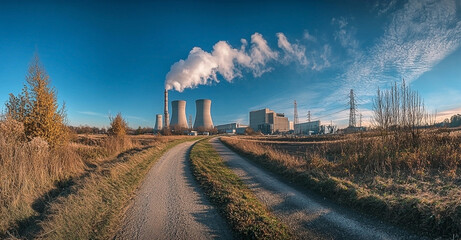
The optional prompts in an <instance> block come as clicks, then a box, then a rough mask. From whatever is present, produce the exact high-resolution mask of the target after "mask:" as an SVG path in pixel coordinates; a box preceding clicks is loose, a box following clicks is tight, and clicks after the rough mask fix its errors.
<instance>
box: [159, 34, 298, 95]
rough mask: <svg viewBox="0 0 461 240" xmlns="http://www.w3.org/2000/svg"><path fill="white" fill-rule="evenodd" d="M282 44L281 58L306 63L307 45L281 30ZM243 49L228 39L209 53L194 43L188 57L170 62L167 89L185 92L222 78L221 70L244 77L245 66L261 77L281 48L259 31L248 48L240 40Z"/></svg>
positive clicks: (225, 75) (230, 77)
mask: <svg viewBox="0 0 461 240" xmlns="http://www.w3.org/2000/svg"><path fill="white" fill-rule="evenodd" d="M277 37H278V39H279V47H280V48H281V49H282V50H283V52H284V58H283V59H282V61H288V60H295V61H298V62H299V63H300V64H301V65H306V64H307V59H306V56H305V54H304V51H305V48H304V47H303V46H300V45H298V44H290V43H289V42H288V40H287V38H286V37H285V35H284V34H283V33H278V34H277ZM241 43H242V45H241V47H240V49H237V48H232V46H230V45H229V44H228V43H227V42H225V41H219V42H217V43H216V44H215V45H214V46H213V51H212V52H211V53H208V52H206V51H203V50H202V49H201V48H199V47H194V48H192V50H191V51H190V53H189V56H188V57H187V59H186V60H182V59H181V60H179V62H176V63H175V64H173V65H172V66H171V69H170V72H168V74H167V75H166V81H165V88H166V90H171V89H174V90H176V91H179V92H182V91H184V89H186V88H194V87H197V86H199V85H206V84H210V83H212V82H213V81H214V82H219V80H218V76H217V74H218V73H219V74H220V75H221V76H222V77H223V78H224V79H225V80H226V81H229V82H232V80H233V79H234V78H236V77H242V70H246V71H249V72H252V73H253V75H254V76H255V77H259V76H261V75H262V74H264V73H265V72H268V71H271V70H272V69H271V68H270V67H267V66H266V64H267V63H268V62H270V61H278V60H280V59H279V55H280V54H279V52H277V51H274V50H272V49H271V48H270V47H269V45H268V44H267V41H266V40H265V39H264V38H263V36H262V35H261V34H259V33H254V34H253V35H252V36H251V46H250V49H249V50H248V51H247V49H246V48H247V46H248V43H247V41H246V40H245V39H242V40H241Z"/></svg>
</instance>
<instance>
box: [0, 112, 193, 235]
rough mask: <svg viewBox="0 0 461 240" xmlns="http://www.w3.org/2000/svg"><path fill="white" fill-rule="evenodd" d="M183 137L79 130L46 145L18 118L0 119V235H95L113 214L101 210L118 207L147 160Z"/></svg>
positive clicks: (134, 183)
mask: <svg viewBox="0 0 461 240" xmlns="http://www.w3.org/2000/svg"><path fill="white" fill-rule="evenodd" d="M187 139H189V138H184V139H181V137H154V136H147V135H146V136H135V137H124V138H116V137H108V136H105V135H79V136H74V139H73V140H72V142H70V143H69V144H66V145H64V146H61V147H58V148H51V147H49V146H48V144H47V142H45V141H44V140H42V139H41V138H34V139H33V140H32V141H27V140H26V136H25V133H24V127H23V125H22V124H21V123H19V122H17V121H14V120H11V119H4V120H0V219H1V220H0V238H34V237H37V236H39V235H42V234H44V235H43V236H44V237H47V236H54V237H56V236H59V237H56V238H67V237H66V235H65V234H64V233H69V234H76V235H75V236H76V237H77V236H81V238H85V236H86V237H89V236H90V235H85V234H86V233H84V232H86V231H88V233H92V234H93V235H91V237H92V238H97V236H100V235H98V234H97V233H96V232H94V231H96V230H97V232H100V231H101V230H100V229H109V228H108V227H107V226H109V225H111V223H110V222H111V221H112V220H113V219H116V218H114V217H107V218H106V216H110V214H108V213H107V212H105V211H106V210H107V209H110V210H112V211H114V213H115V211H118V210H120V206H122V205H123V204H124V201H125V200H126V198H125V197H126V195H124V194H128V193H129V192H130V191H132V190H134V189H135V188H136V186H137V185H136V184H137V183H138V182H139V181H140V179H142V174H143V173H144V170H145V168H147V167H148V164H151V163H152V162H153V161H154V159H156V158H157V157H158V156H159V154H160V155H161V153H162V151H165V149H167V148H169V147H171V146H172V145H174V144H176V143H179V142H182V141H185V140H187ZM146 164H147V165H146ZM119 191H120V192H121V193H120V194H121V195H118V192H119ZM114 196H116V197H114ZM77 203H78V204H77ZM96 206H97V209H96ZM104 209H106V210H104ZM90 210H91V212H89V211H90ZM66 214H67V215H66ZM77 215H79V216H80V217H81V219H78V220H76V217H77ZM62 216H66V217H65V218H63V219H61V220H59V221H56V220H53V219H59V218H60V217H62ZM101 216H105V217H104V220H101V221H98V220H97V219H98V218H101ZM114 216H115V215H114ZM101 219H102V218H101ZM111 219H112V220H111ZM53 221H54V222H53ZM96 222H98V224H96ZM102 222H107V223H104V224H103V223H102ZM50 223H52V224H50ZM85 224H86V225H87V227H91V229H89V228H87V227H83V225H85ZM83 230H84V231H83ZM104 231H107V232H110V231H108V230H104ZM102 235H104V234H102ZM102 235H101V236H102ZM50 238H53V237H50ZM79 238H80V237H79Z"/></svg>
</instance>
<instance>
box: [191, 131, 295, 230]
mask: <svg viewBox="0 0 461 240" xmlns="http://www.w3.org/2000/svg"><path fill="white" fill-rule="evenodd" d="M190 159H191V162H192V168H193V173H194V176H195V178H196V179H197V180H198V182H199V183H200V185H201V187H202V188H203V189H204V190H205V193H206V195H207V196H208V197H209V198H210V200H211V202H212V203H213V204H214V205H216V206H217V207H218V209H219V211H220V213H221V214H222V215H223V216H224V217H225V219H226V220H227V222H228V223H229V224H230V226H231V227H232V229H233V231H234V232H235V234H236V235H237V237H238V238H241V239H291V238H293V236H292V235H291V233H290V232H289V230H288V228H287V226H285V225H284V224H283V223H281V222H280V221H279V220H278V219H277V218H276V217H274V216H273V215H272V214H271V213H270V212H269V211H268V210H267V209H266V208H265V206H264V205H263V204H262V203H261V202H260V201H259V200H257V198H256V197H255V195H254V194H253V193H252V192H251V191H250V190H249V189H248V187H246V186H245V185H244V184H243V182H242V181H241V180H240V178H239V177H238V176H237V175H236V174H235V173H233V172H232V170H230V169H229V168H228V167H227V166H226V165H225V164H224V162H223V161H222V159H221V157H220V156H219V155H218V153H217V152H216V151H215V150H214V149H213V147H212V146H211V144H210V143H209V139H204V140H202V141H200V142H198V143H196V144H195V145H194V147H193V148H192V150H191V153H190Z"/></svg>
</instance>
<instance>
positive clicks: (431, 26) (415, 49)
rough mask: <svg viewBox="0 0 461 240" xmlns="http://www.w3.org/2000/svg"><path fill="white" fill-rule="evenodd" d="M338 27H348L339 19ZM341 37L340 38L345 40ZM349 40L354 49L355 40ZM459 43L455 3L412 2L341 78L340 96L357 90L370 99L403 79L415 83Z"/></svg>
mask: <svg viewBox="0 0 461 240" xmlns="http://www.w3.org/2000/svg"><path fill="white" fill-rule="evenodd" d="M337 24H339V26H340V29H341V27H342V26H347V23H344V22H341V21H339V20H338V23H337ZM341 34H342V33H340V35H339V36H338V38H342V37H341ZM343 35H344V34H343ZM344 39H347V38H344ZM349 41H351V42H352V43H353V44H351V45H350V47H351V48H354V45H355V43H354V41H353V40H350V39H349ZM460 43H461V21H459V19H458V18H457V13H456V4H455V2H454V1H453V0H443V1H437V0H424V1H420V0H409V1H408V2H407V3H406V4H405V5H404V7H403V8H402V9H400V10H397V11H395V12H394V13H393V14H391V15H390V22H389V23H388V24H387V25H386V27H385V30H384V34H383V36H382V37H381V38H379V39H378V41H377V43H376V44H375V45H374V46H373V47H371V48H370V49H369V50H368V51H367V52H366V54H364V55H363V56H359V57H357V58H356V59H355V60H354V62H353V63H352V64H351V65H350V66H349V67H347V68H346V71H345V72H344V73H343V74H341V75H340V77H339V78H338V80H340V81H341V80H342V81H343V84H342V85H343V87H342V88H341V89H340V90H339V91H340V92H339V93H340V94H346V93H347V91H348V90H349V89H350V88H354V89H355V90H356V93H357V94H359V95H365V96H367V95H372V94H374V92H375V91H376V88H377V86H379V85H383V84H389V83H390V82H392V81H396V80H399V79H401V78H405V79H406V81H407V82H412V81H414V80H416V79H418V78H419V77H420V76H421V75H422V74H424V73H425V72H427V71H430V70H431V69H432V68H433V67H434V66H435V65H436V64H437V63H439V62H440V61H441V60H442V59H444V58H445V57H446V56H448V55H449V54H450V53H452V52H453V51H455V50H456V49H457V48H458V47H459V46H460ZM337 94H338V92H337V93H335V95H337Z"/></svg>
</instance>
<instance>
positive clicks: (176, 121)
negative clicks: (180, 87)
mask: <svg viewBox="0 0 461 240" xmlns="http://www.w3.org/2000/svg"><path fill="white" fill-rule="evenodd" d="M170 127H171V128H178V127H179V128H188V126H187V118H186V101H183V100H175V101H172V102H171V122H170Z"/></svg>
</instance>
